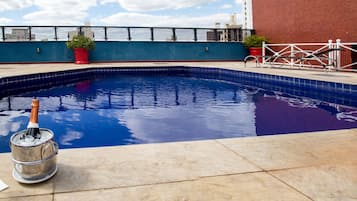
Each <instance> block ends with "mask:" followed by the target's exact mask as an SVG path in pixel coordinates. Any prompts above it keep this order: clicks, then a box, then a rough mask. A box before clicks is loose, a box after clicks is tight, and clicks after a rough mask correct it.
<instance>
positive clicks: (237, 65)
mask: <svg viewBox="0 0 357 201" xmlns="http://www.w3.org/2000/svg"><path fill="white" fill-rule="evenodd" d="M141 66H142V67H145V66H151V67H152V66H155V67H160V66H162V67H164V66H193V67H212V68H225V69H233V70H240V71H247V72H256V73H264V74H271V75H284V76H290V77H297V78H305V79H315V80H320V81H330V82H340V83H346V84H356V85H357V73H351V72H335V71H322V70H319V71H317V70H299V69H296V68H294V69H289V68H269V67H255V66H256V64H255V62H248V63H247V67H244V63H243V62H130V63H124V62H123V63H93V64H84V65H83V64H82V65H76V64H72V63H53V64H52V63H51V64H0V78H1V77H8V76H15V75H24V74H33V73H43V72H53V71H61V70H71V69H83V68H94V67H141Z"/></svg>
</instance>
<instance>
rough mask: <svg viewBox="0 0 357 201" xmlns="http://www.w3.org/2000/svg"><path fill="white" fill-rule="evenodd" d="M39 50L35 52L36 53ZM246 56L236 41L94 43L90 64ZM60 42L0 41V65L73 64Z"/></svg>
mask: <svg viewBox="0 0 357 201" xmlns="http://www.w3.org/2000/svg"><path fill="white" fill-rule="evenodd" d="M37 48H39V52H37ZM247 55H248V51H247V49H246V48H245V47H244V46H243V44H242V43H237V42H151V41H147V42H134V41H125V42H122V41H97V42H96V49H95V50H93V51H91V52H90V56H89V59H90V61H91V62H111V61H207V60H208V61H214V60H221V61H222V60H244V57H246V56H247ZM73 61H74V58H73V52H72V50H69V49H67V47H66V45H65V42H63V41H48V42H46V41H33V42H30V41H26V42H0V63H22V62H23V63H37V62H73Z"/></svg>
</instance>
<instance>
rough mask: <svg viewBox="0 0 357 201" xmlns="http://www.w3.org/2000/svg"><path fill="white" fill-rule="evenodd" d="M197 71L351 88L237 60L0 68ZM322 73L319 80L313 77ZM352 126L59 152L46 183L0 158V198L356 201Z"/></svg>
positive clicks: (15, 71)
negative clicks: (30, 179)
mask: <svg viewBox="0 0 357 201" xmlns="http://www.w3.org/2000/svg"><path fill="white" fill-rule="evenodd" d="M161 65H162V66H170V65H173V66H175V65H176V66H177V65H180V66H182V65H185V66H205V67H222V68H229V69H237V70H244V71H253V72H262V73H268V74H280V73H281V74H282V75H286V76H293V77H303V78H312V79H323V80H324V81H334V82H342V83H350V84H357V78H356V74H353V73H338V72H328V73H327V74H328V76H325V75H324V73H325V72H323V71H321V72H318V71H301V70H287V69H271V68H255V67H252V66H254V65H255V64H252V63H251V64H249V65H250V66H249V67H247V68H244V67H243V64H242V63H239V62H217V63H216V62H197V63H196V62H195V63H187V62H185V63H181V62H180V63H178V62H175V63H165V62H156V63H149V62H147V63H111V64H90V65H83V66H82V65H81V66H79V65H74V64H2V65H0V77H6V76H13V75H20V74H29V73H38V72H49V71H58V70H63V69H77V68H87V67H102V66H103V67H105V66H119V67H120V66H123V67H124V66H125V67H127V66H161ZM321 74H322V75H321ZM356 153H357V129H348V130H334V131H324V132H314V133H304V134H288V135H275V136H261V137H247V138H231V139H217V140H207V141H190V142H174V143H161V144H144V145H129V146H113V147H98V148H81V149H61V150H60V152H59V155H58V166H59V171H58V173H57V174H56V175H55V177H54V178H52V179H51V180H49V181H47V182H44V183H41V184H36V185H22V184H19V183H17V182H16V181H15V180H14V179H13V178H12V176H11V171H12V168H13V167H12V162H11V160H10V154H9V153H4V154H0V179H1V180H2V181H4V182H5V183H6V184H7V185H9V188H8V189H6V190H4V191H1V192H0V201H1V200H24V201H25V200H26V201H32V200H40V201H42V200H43V201H47V200H56V201H66V200H76V201H81V200H86V201H91V200H165V201H166V200H178V201H192V200H205V201H206V200H243V201H244V200H247V201H251V200H262V201H263V200H267V201H278V200H279V201H280V200H281V201H300V200H301V201H305V200H310V201H311V200H314V201H320V200H321V201H328V200H336V201H352V200H357V157H356Z"/></svg>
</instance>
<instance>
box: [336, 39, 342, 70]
mask: <svg viewBox="0 0 357 201" xmlns="http://www.w3.org/2000/svg"><path fill="white" fill-rule="evenodd" d="M340 48H341V39H337V40H336V69H337V70H340V68H341V50H340Z"/></svg>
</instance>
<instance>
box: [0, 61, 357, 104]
mask: <svg viewBox="0 0 357 201" xmlns="http://www.w3.org/2000/svg"><path fill="white" fill-rule="evenodd" d="M113 74H120V75H168V76H170V75H175V76H190V77H197V78H203V79H215V80H221V81H227V82H232V83H237V84H243V85H249V86H253V87H258V88H262V89H265V90H269V91H277V92H282V93H287V94H290V95H295V96H303V97H310V98H314V99H319V100H322V101H326V102H330V103H336V104H342V105H349V106H357V85H351V84H341V83H334V82H325V81H317V80H309V79H302V78H293V77H286V76H279V75H267V74H261V73H252V72H243V71H236V70H227V69H220V68H204V67H185V66H176V67H135V68H134V67H130V68H129V67H128V68H115V67H107V68H90V69H80V70H68V71H60V72H50V73H39V74H32V75H22V76H15V77H6V78H0V91H1V93H0V97H4V96H8V95H14V94H18V93H23V92H24V91H34V90H38V89H43V88H50V87H54V86H58V85H63V84H70V83H75V82H78V81H84V80H88V79H93V78H101V77H103V76H104V77H105V76H111V75H113Z"/></svg>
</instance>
